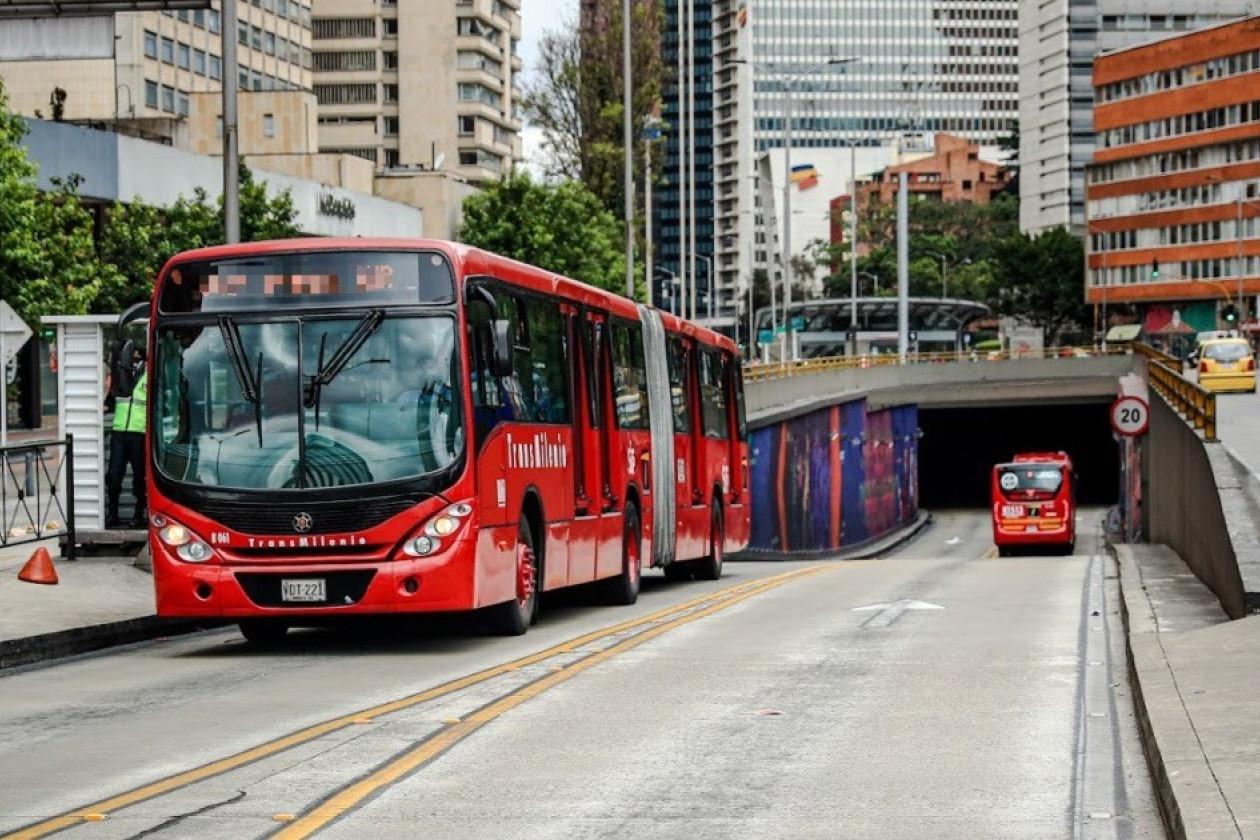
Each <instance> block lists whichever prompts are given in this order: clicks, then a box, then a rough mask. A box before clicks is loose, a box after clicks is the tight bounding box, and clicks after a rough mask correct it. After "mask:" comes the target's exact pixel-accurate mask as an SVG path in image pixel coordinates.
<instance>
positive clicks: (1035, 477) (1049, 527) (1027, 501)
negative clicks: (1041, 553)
mask: <svg viewBox="0 0 1260 840" xmlns="http://www.w3.org/2000/svg"><path fill="white" fill-rule="evenodd" d="M992 497H993V542H994V543H995V544H996V545H997V548H998V553H999V554H1000V555H1002V556H1003V557H1007V556H1010V555H1011V554H1012V553H1013V552H1014V551H1016V550H1018V549H1024V548H1027V549H1035V548H1036V547H1038V546H1051V547H1053V548H1057V549H1059V550H1060V551H1062V552H1063V553H1064V554H1071V553H1072V552H1073V551H1074V550H1075V549H1076V476H1075V475H1074V474H1073V472H1072V459H1071V458H1069V457H1068V454H1067V453H1066V452H1028V453H1024V454H1021V455H1016V456H1015V457H1014V458H1013V459H1011V462H1010V463H1008V464H998V465H997V466H995V467H994V468H993V484H992Z"/></svg>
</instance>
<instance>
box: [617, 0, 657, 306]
mask: <svg viewBox="0 0 1260 840" xmlns="http://www.w3.org/2000/svg"><path fill="white" fill-rule="evenodd" d="M621 82H622V92H621V112H622V119H621V135H622V136H621V139H622V142H623V143H624V144H625V146H626V155H625V167H626V171H625V192H626V195H625V199H626V204H625V213H626V297H628V298H630V300H634V113H633V111H631V107H632V106H631V101H632V100H633V98H634V79H633V73H632V71H631V62H630V0H622V3H621ZM647 277H648V285H651V277H652V275H650V274H649V275H647Z"/></svg>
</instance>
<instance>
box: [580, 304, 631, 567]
mask: <svg viewBox="0 0 1260 840" xmlns="http://www.w3.org/2000/svg"><path fill="white" fill-rule="evenodd" d="M587 323H588V325H589V329H590V331H591V344H592V351H591V362H592V364H591V365H589V366H588V368H587V370H588V371H589V372H590V383H591V399H592V401H593V404H594V405H595V406H597V410H598V421H599V428H598V429H597V430H596V432H595V434H594V436H593V437H592V440H594V441H596V444H595V446H594V447H593V449H592V451H591V452H588V453H587V460H596V461H598V464H599V467H598V476H599V483H598V491H597V495H596V496H595V497H594V499H593V501H594V503H595V507H594V508H593V510H596V511H597V512H598V519H597V525H596V529H595V530H596V535H595V537H596V543H597V545H596V551H595V577H597V578H605V577H612V576H613V575H617V574H620V573H621V531H622V525H621V505H622V502H623V501H624V500H623V499H622V498H621V491H620V488H619V484H618V483H614V482H616V479H617V477H618V475H619V474H620V470H624V467H622V466H621V461H620V457H621V451H622V450H621V433H620V431H619V429H618V428H617V404H616V397H615V395H614V393H613V378H612V368H613V365H612V336H611V335H610V332H609V330H610V328H611V326H612V325H611V323H610V322H609V320H608V316H607V315H605V314H604V313H602V312H590V313H588V315H587ZM614 459H617V460H614Z"/></svg>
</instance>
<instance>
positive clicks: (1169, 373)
mask: <svg viewBox="0 0 1260 840" xmlns="http://www.w3.org/2000/svg"><path fill="white" fill-rule="evenodd" d="M1133 349H1134V350H1135V351H1137V353H1138V354H1139V355H1141V356H1145V357H1146V364H1147V379H1148V380H1149V381H1150V385H1151V390H1152V391H1154V392H1155V393H1156V394H1159V396H1160V397H1162V398H1163V400H1164V402H1166V403H1168V405H1169V406H1170V407H1171V408H1172V409H1173V411H1176V412H1177V413H1178V414H1180V415H1181V417H1182V419H1184V420H1185V421H1186V422H1187V423H1189V424H1190V425H1191V426H1193V427H1194V428H1196V429H1198V430H1199V431H1201V432H1203V439H1204V440H1206V441H1214V440H1216V394H1214V393H1212V392H1211V391H1209V390H1207V389H1206V388H1204V387H1203V386H1201V385H1199V383H1197V382H1191V381H1190V380H1189V379H1186V378H1185V377H1184V376H1182V375H1181V371H1182V367H1181V360H1180V359H1178V358H1177V357H1176V356H1170V355H1168V354H1167V353H1165V352H1163V351H1162V350H1156V349H1155V348H1154V347H1151V346H1149V345H1146V344H1135V345H1133Z"/></svg>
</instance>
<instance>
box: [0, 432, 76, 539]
mask: <svg viewBox="0 0 1260 840" xmlns="http://www.w3.org/2000/svg"><path fill="white" fill-rule="evenodd" d="M0 456H3V460H4V464H3V473H4V474H3V476H0V527H2V529H3V530H0V547H6V548H7V547H8V546H11V545H21V544H23V543H28V542H35V541H36V540H44V539H49V538H50V537H60V536H65V537H66V540H65V555H66V557H68V558H71V559H73V557H74V549H75V532H74V436H73V435H66V439H65V440H54V441H40V442H36V443H22V444H16V445H13V446H5V447H0Z"/></svg>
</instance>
